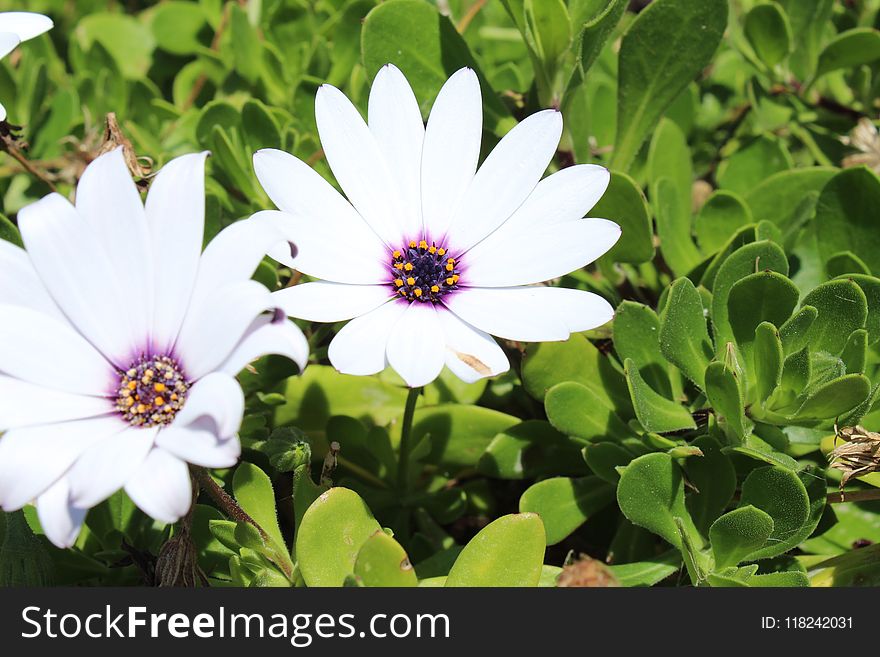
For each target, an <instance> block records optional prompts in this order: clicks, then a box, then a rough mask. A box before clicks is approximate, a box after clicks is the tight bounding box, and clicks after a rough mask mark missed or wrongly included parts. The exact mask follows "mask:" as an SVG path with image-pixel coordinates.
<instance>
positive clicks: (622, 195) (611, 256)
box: [587, 2, 654, 264]
mask: <svg viewBox="0 0 880 657" xmlns="http://www.w3.org/2000/svg"><path fill="white" fill-rule="evenodd" d="M618 4H623V3H621V2H618ZM587 216H590V217H600V218H602V219H610V220H611V221H613V222H614V223H616V224H617V225H618V226H620V228H621V231H622V232H621V235H620V239H619V240H618V241H617V243H616V244H615V245H614V246H613V247H612V248H611V250H610V251H609V252H608V253H607V254H605V255H604V256H602V257H603V258H605V259H606V260H608V261H610V262H629V263H634V264H638V263H642V262H648V261H649V260H651V259H652V258H653V257H654V235H653V232H652V230H651V217H650V216H649V215H648V205H647V202H646V201H645V195H644V194H643V193H642V190H641V188H640V187H639V186H638V185H637V184H636V182H635V180H633V179H632V178H630V177H629V176H628V175H626V174H625V173H619V172H617V171H612V172H611V182H610V183H609V184H608V189H606V190H605V193H604V194H603V195H602V198H601V199H599V202H598V203H597V204H596V205H595V206H594V207H593V209H592V210H590V211H589V213H588V215H587Z"/></svg>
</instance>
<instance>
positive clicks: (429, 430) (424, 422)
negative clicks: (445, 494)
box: [412, 404, 519, 468]
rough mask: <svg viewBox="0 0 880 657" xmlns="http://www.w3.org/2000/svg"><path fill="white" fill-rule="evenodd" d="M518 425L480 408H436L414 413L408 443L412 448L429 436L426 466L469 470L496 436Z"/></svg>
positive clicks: (441, 405) (500, 414)
mask: <svg viewBox="0 0 880 657" xmlns="http://www.w3.org/2000/svg"><path fill="white" fill-rule="evenodd" d="M518 423H519V420H518V419H517V418H516V417H514V416H512V415H508V414H507V413H501V412H499V411H496V410H493V409H490V408H483V407H482V406H467V405H464V404H440V405H439V406H431V407H428V408H417V409H416V412H415V418H414V420H413V432H412V440H413V444H414V445H416V444H418V443H419V442H420V441H421V440H422V439H423V438H425V437H426V436H430V440H431V443H430V447H431V449H430V452H429V453H428V454H426V455H425V461H427V462H428V463H441V464H443V465H444V466H446V467H450V468H461V467H473V466H474V465H476V463H477V461H478V460H479V458H480V456H481V455H482V454H483V452H485V451H486V448H487V447H488V446H489V443H491V442H492V439H493V438H495V436H496V435H498V434H499V433H500V432H502V431H505V430H507V429H509V428H510V427H512V426H514V425H515V424H518Z"/></svg>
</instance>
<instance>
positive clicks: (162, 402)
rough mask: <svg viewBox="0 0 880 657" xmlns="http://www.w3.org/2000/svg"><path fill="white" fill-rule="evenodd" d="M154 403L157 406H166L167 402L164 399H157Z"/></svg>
mask: <svg viewBox="0 0 880 657" xmlns="http://www.w3.org/2000/svg"><path fill="white" fill-rule="evenodd" d="M153 403H154V404H155V405H156V406H164V405H165V400H164V399H162V398H161V397H156V399H154V400H153Z"/></svg>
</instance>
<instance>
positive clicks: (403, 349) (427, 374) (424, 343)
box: [385, 302, 446, 388]
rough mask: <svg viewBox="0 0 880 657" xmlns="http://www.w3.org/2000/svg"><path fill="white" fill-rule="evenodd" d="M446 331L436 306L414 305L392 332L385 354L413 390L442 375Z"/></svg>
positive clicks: (415, 303) (426, 304)
mask: <svg viewBox="0 0 880 657" xmlns="http://www.w3.org/2000/svg"><path fill="white" fill-rule="evenodd" d="M444 346H445V342H444V336H443V330H442V329H441V328H440V320H439V319H438V318H437V311H436V310H435V309H434V306H433V304H430V303H420V302H413V303H411V304H410V305H409V307H408V308H407V309H406V311H405V312H404V313H403V315H402V316H401V317H400V319H399V320H398V321H397V322H396V323H395V325H394V328H393V329H391V335H390V336H389V337H388V344H387V345H386V347H385V355H386V357H387V358H388V364H389V365H391V367H393V368H394V371H396V372H397V373H398V374H399V375H400V376H401V377H402V378H403V380H404V381H405V382H406V384H407V385H408V386H409V387H410V388H418V387H420V386H424V385H427V384H429V383H431V381H433V380H434V379H436V378H437V377H438V376H439V375H440V371H441V370H442V369H443V362H444V359H445V356H446V353H445V352H446V350H445V348H444Z"/></svg>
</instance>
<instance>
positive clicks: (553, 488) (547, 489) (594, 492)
mask: <svg viewBox="0 0 880 657" xmlns="http://www.w3.org/2000/svg"><path fill="white" fill-rule="evenodd" d="M612 500H614V487H613V486H612V485H610V484H608V483H607V482H605V481H602V480H601V479H600V478H599V477H583V478H581V479H569V478H567V477H551V478H550V479H544V480H543V481H539V482H538V483H536V484H533V485H532V486H530V487H529V488H528V489H526V491H525V492H524V493H523V494H522V497H520V498H519V510H520V512H521V513H528V512H531V513H537V514H538V515H539V516H540V517H541V520H542V521H543V522H544V529H545V530H546V532H547V544H548V545H555V544H556V543H559V542H560V541H562V540H563V539H565V538H566V537H567V536H568V535H570V534H571V533H572V532H573V531H575V530H576V529H577V528H578V527H580V526H581V525H582V524H583V523H585V522H586V521H587V520H589V518H590V516H592V515H593V514H595V513H596V512H597V511H600V510H601V509H603V508H605V506H607V505H608V504H609V503H611V501H612Z"/></svg>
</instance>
